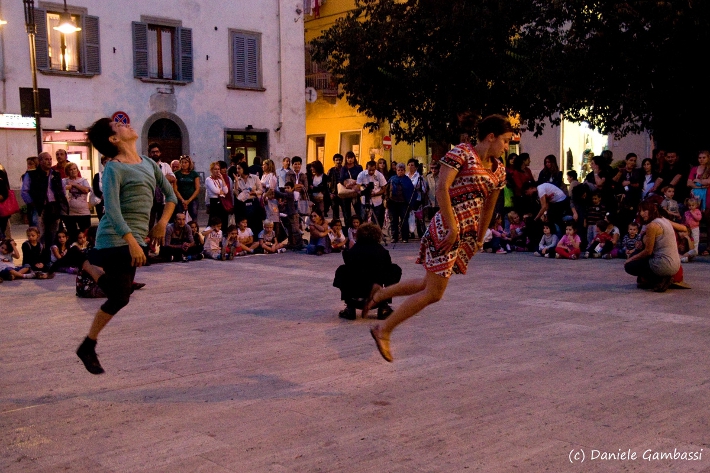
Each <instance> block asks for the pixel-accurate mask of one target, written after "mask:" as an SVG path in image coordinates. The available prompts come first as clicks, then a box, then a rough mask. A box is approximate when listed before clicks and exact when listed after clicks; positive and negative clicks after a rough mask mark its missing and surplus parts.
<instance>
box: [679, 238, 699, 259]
mask: <svg viewBox="0 0 710 473" xmlns="http://www.w3.org/2000/svg"><path fill="white" fill-rule="evenodd" d="M676 243H677V244H678V254H679V255H680V262H681V263H688V262H690V261H693V258H695V257H696V256H697V255H698V250H697V248H696V247H695V242H694V241H693V239H692V238H691V237H690V233H688V232H687V231H679V232H678V233H677V235H676Z"/></svg>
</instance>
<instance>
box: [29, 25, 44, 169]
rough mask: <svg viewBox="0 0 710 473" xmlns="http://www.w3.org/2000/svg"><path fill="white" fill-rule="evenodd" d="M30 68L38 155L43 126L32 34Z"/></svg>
mask: <svg viewBox="0 0 710 473" xmlns="http://www.w3.org/2000/svg"><path fill="white" fill-rule="evenodd" d="M28 36H29V38H30V67H31V68H32V102H33V103H34V109H35V129H36V132H37V155H38V156H39V154H40V153H41V152H42V125H41V124H40V119H39V114H40V110H39V89H38V88H37V61H36V56H35V35H34V33H30V34H29V35H28Z"/></svg>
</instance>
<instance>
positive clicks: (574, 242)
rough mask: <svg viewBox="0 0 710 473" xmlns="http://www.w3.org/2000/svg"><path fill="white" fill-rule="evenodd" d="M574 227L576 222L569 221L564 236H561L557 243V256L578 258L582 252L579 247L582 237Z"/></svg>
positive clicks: (559, 257)
mask: <svg viewBox="0 0 710 473" xmlns="http://www.w3.org/2000/svg"><path fill="white" fill-rule="evenodd" d="M574 227H575V225H574V222H568V223H567V225H566V226H565V234H564V235H562V238H560V241H559V242H558V243H557V247H555V252H556V253H557V254H556V255H555V258H557V259H561V258H564V259H577V258H578V257H579V254H580V253H581V250H580V249H579V245H580V243H581V239H580V238H579V235H577V232H576V231H575V229H574Z"/></svg>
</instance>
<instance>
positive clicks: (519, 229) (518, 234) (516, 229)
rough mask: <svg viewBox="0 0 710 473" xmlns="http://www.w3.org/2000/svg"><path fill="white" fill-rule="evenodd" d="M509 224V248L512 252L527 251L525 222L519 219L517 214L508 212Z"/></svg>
mask: <svg viewBox="0 0 710 473" xmlns="http://www.w3.org/2000/svg"><path fill="white" fill-rule="evenodd" d="M508 221H509V222H510V246H511V249H512V250H516V251H527V245H528V237H527V234H526V232H525V222H523V221H522V220H521V219H520V215H518V212H516V211H514V210H511V211H510V212H508Z"/></svg>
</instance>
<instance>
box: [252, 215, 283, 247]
mask: <svg viewBox="0 0 710 473" xmlns="http://www.w3.org/2000/svg"><path fill="white" fill-rule="evenodd" d="M287 241H288V240H287ZM287 241H283V242H281V243H279V241H278V239H277V238H276V231H275V230H274V222H272V221H271V220H268V219H267V220H264V229H263V230H262V231H261V232H259V246H260V247H261V250H262V251H263V252H264V254H273V253H284V252H285V251H286V243H287Z"/></svg>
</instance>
